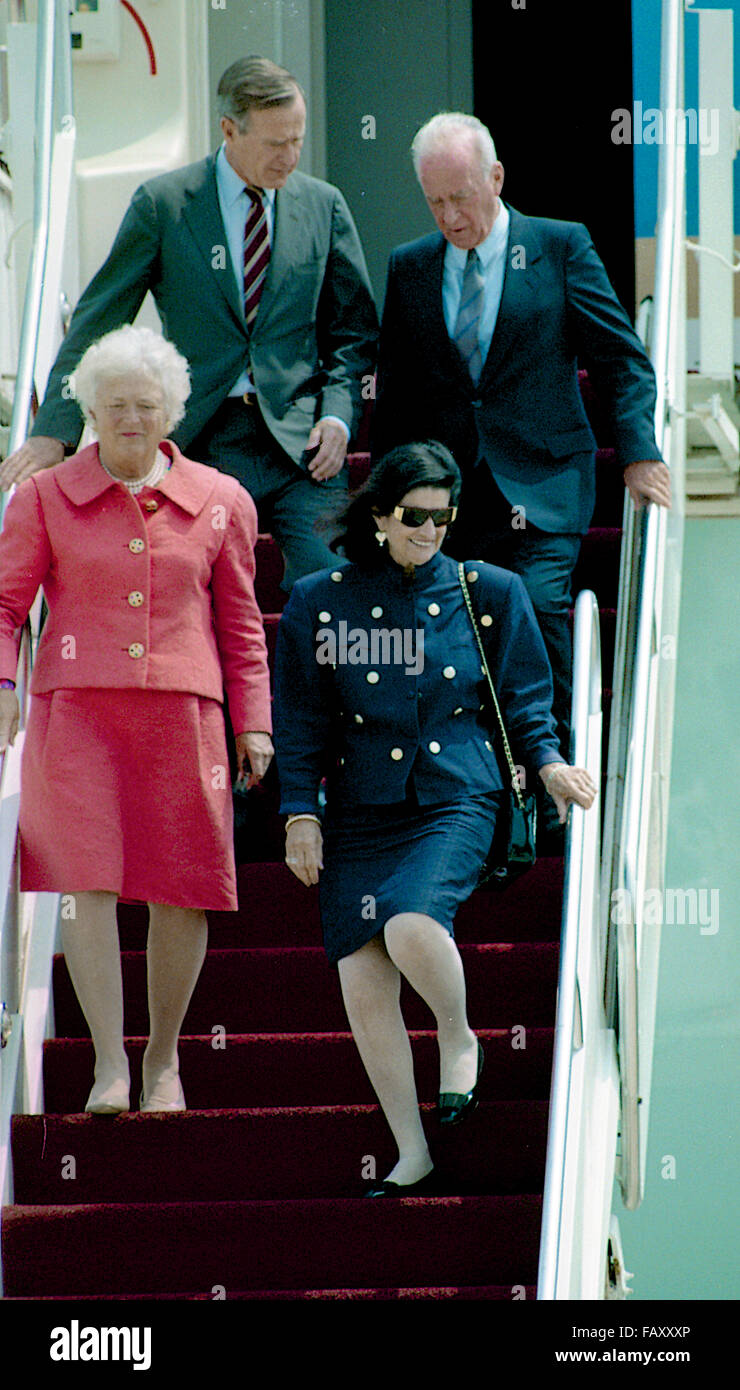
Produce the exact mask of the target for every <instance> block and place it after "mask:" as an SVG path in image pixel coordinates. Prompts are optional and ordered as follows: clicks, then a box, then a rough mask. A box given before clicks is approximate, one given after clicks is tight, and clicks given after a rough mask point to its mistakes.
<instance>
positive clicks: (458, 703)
mask: <svg viewBox="0 0 740 1390" xmlns="http://www.w3.org/2000/svg"><path fill="white" fill-rule="evenodd" d="M466 573H467V576H468V582H469V585H470V586H471V587H470V595H471V600H472V602H473V607H474V609H475V611H476V617H477V620H478V626H479V630H480V633H481V637H482V640H483V644H484V649H485V652H486V659H487V661H488V665H489V669H490V672H491V676H492V679H493V683H494V687H495V689H496V694H497V696H498V699H499V704H500V706H501V712H502V715H503V718H504V723H505V725H506V730H507V734H508V737H509V742H510V744H511V745H512V753H513V756H514V761H515V763H516V764H518V765H521V764H523V765H524V766H525V767H526V768H528V769H530V772H531V774H533V773H534V772H535V771H536V769H537V768H539V767H542V766H543V765H544V764H545V763H549V762H562V761H563V759H562V756H561V754H560V752H559V750H558V744H557V739H556V736H555V725H554V722H553V719H552V714H551V712H550V706H551V702H552V676H551V672H550V667H549V664H548V660H547V656H546V653H545V648H544V644H543V641H542V637H541V635H540V631H539V628H538V626H537V620H536V618H535V616H534V612H533V609H532V605H531V603H530V600H529V598H528V596H527V593H526V590H525V588H524V585H523V584H522V582H521V580H520V579H519V577H518V575H515V574H512V573H510V572H509V571H508V570H503V569H499V568H498V567H496V566H494V565H489V564H484V563H483V562H478V561H471V562H469V563H468V564H467V565H466ZM486 690H487V684H486V678H485V675H484V672H483V667H482V663H481V658H480V652H479V650H478V647H477V645H476V641H475V636H474V634H473V630H472V627H471V623H470V618H469V615H468V612H467V609H466V607H465V600H464V597H463V593H462V589H461V587H460V583H459V579H458V572H457V564H456V562H455V561H454V560H451V559H450V558H449V556H447V555H443V554H442V553H441V552H438V553H437V554H436V555H434V556H433V557H432V559H431V560H429V561H427V562H426V563H425V564H423V565H419V566H417V567H416V569H415V570H414V571H413V574H411V575H410V576H409V575H408V574H407V573H406V572H405V571H404V570H403V569H402V568H401V567H400V566H399V565H397V564H395V562H394V561H393V560H391V559H390V557H388V556H387V555H385V556H384V557H383V561H382V564H381V567H380V568H379V569H377V570H376V569H369V568H361V567H360V566H358V565H354V564H349V563H347V562H339V563H338V564H337V566H336V568H335V569H333V570H321V571H319V572H318V573H316V574H312V575H308V576H307V577H306V578H304V579H301V580H299V582H298V583H297V584H296V585H295V587H294V589H293V590H292V593H291V596H290V600H289V602H288V604H287V606H286V608H285V611H284V613H283V616H282V619H281V622H280V626H279V629H278V642H277V659H276V685H275V709H274V728H275V748H276V757H277V765H278V772H279V776H280V783H281V789H282V802H281V810H282V811H283V812H285V813H288V814H290V813H294V812H300V811H310V812H316V810H317V808H318V804H319V803H318V793H319V785H320V782H321V779H322V777H324V776H326V777H327V800H328V801H329V803H330V804H331V805H332V806H333V807H336V806H337V805H345V806H348V805H366V804H373V805H377V804H386V803H392V802H401V801H403V800H404V799H405V797H406V796H407V794H408V793H409V791H411V790H413V791H414V792H415V794H416V797H417V799H418V801H419V803H420V804H422V805H431V804H434V803H435V802H442V801H449V800H453V799H456V798H458V797H461V796H465V795H476V794H479V793H485V792H490V791H494V790H496V789H499V788H501V787H502V785H503V782H502V777H501V773H500V771H499V767H498V763H497V758H496V752H495V749H494V738H498V733H497V732H496V734H494V733H493V732H492V728H493V720H495V715H494V716H492V715H491V714H490V713H489V702H488V701H487V699H486Z"/></svg>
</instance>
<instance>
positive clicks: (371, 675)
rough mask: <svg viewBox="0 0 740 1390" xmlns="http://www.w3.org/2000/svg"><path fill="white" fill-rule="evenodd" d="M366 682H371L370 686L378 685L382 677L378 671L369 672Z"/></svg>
mask: <svg viewBox="0 0 740 1390" xmlns="http://www.w3.org/2000/svg"><path fill="white" fill-rule="evenodd" d="M365 680H366V681H369V683H370V685H377V684H378V681H379V680H380V676H379V675H378V673H377V671H368V673H367V675H366V677H365Z"/></svg>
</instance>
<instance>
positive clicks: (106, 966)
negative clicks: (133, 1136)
mask: <svg viewBox="0 0 740 1390" xmlns="http://www.w3.org/2000/svg"><path fill="white" fill-rule="evenodd" d="M73 901H74V917H72V918H67V919H65V920H64V921H63V922H62V947H63V950H64V955H65V959H66V962H67V969H68V971H69V974H70V978H71V980H72V984H73V985H74V988H75V993H76V995H77V998H78V1000H79V1002H80V1007H81V1009H82V1012H83V1014H84V1015H85V1018H86V1019H87V1024H88V1027H89V1029H90V1034H91V1037H92V1040H93V1046H94V1048H95V1085H94V1086H93V1088H92V1091H91V1092H90V1096H89V1098H88V1102H87V1105H88V1108H92V1109H101V1110H103V1111H105V1110H106V1109H109V1110H111V1111H116V1110H128V1090H129V1067H128V1058H127V1056H126V1052H125V1050H124V1046H123V985H122V981H121V952H120V948H119V944H118V926H117V922H116V902H117V898H116V895H115V893H75V894H74V898H73Z"/></svg>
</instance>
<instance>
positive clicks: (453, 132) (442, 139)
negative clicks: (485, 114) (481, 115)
mask: <svg viewBox="0 0 740 1390" xmlns="http://www.w3.org/2000/svg"><path fill="white" fill-rule="evenodd" d="M467 132H469V133H471V134H472V136H473V139H474V141H475V146H476V149H477V151H478V156H479V158H480V167H481V173H482V174H483V177H484V178H486V177H487V176H488V174H490V172H491V169H492V168H493V166H494V164H495V163H496V162H497V155H496V146H495V145H494V143H493V138H492V136H491V132H490V130H488V128H487V127H486V126H484V124H483V122H482V121H479V120H478V117H477V116H468V115H466V114H465V112H464V111H440V112H439V114H438V115H436V116H432V118H431V120H430V121H427V122H426V124H425V125H423V126H422V127H421V129H420V130H417V132H416V135H415V136H414V138H413V141H412V143H411V158H412V159H413V161H414V169H415V171H416V177H417V178H418V177H419V166H420V164H421V161H422V160H423V159H425V158H426V156H427V155H429V154H432V153H436V152H437V151H438V150H444V149H447V148H448V147H449V146H450V145H452V144H454V143H455V142H456V141H458V140H459V138H460V135H461V134H465V133H467Z"/></svg>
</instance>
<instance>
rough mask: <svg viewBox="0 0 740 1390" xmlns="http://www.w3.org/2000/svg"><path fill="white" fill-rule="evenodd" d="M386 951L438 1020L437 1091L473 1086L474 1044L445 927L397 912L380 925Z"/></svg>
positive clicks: (455, 954) (458, 961)
mask: <svg viewBox="0 0 740 1390" xmlns="http://www.w3.org/2000/svg"><path fill="white" fill-rule="evenodd" d="M385 944H386V947H387V949H388V955H389V956H390V958H391V960H392V961H393V962H394V964H395V965H396V966H397V967H398V969H399V970H400V972H401V974H402V975H405V976H406V979H407V980H408V982H409V984H410V985H411V986H412V988H413V989H415V990H416V992H417V994H420V995H421V997H422V999H423V1000H424V1001H425V1002H426V1003H427V1004H428V1005H429V1007H430V1009H431V1010H432V1013H433V1014H434V1017H435V1018H436V1020H437V1037H438V1040H439V1063H440V1066H439V1070H440V1082H439V1089H440V1091H456V1092H458V1093H460V1094H463V1095H464V1094H465V1093H466V1092H467V1091H469V1090H471V1088H472V1087H473V1086H474V1085H475V1079H476V1074H477V1069H478V1043H477V1039H476V1036H475V1033H473V1031H472V1030H471V1028H470V1024H469V1023H468V1017H467V1011H466V1003H465V976H464V974H463V964H462V960H461V959H460V952H459V951H458V949H457V946H456V945H455V942H454V940H453V938H452V937H451V936H450V934H449V932H448V931H446V930H445V928H444V927H443V926H442V925H441V924H440V923H439V922H435V921H434V918H433V917H427V916H425V915H424V914H423V913H421V912H399V913H398V914H397V916H395V917H391V918H389V920H388V921H387V922H386V924H385Z"/></svg>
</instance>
